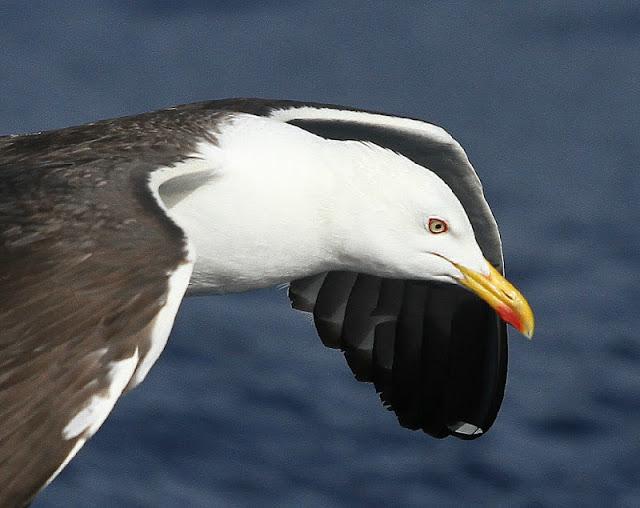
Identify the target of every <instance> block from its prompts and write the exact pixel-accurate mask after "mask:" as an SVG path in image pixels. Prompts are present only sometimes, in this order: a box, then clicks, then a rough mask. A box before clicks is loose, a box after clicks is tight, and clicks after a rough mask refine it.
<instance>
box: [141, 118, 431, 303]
mask: <svg viewBox="0 0 640 508" xmlns="http://www.w3.org/2000/svg"><path fill="white" fill-rule="evenodd" d="M216 137H217V145H214V144H209V143H203V144H201V145H200V146H199V148H198V153H197V154H196V155H197V157H198V158H197V159H190V160H188V161H187V162H185V163H182V164H180V165H178V166H175V167H173V168H165V169H163V170H161V171H158V172H156V173H154V174H153V175H152V183H151V185H152V188H153V187H155V188H156V189H158V193H159V196H160V198H161V200H162V201H163V202H164V205H165V206H166V208H167V212H168V214H169V216H170V217H171V218H172V219H173V220H174V221H175V222H176V223H177V224H178V225H179V226H181V227H182V228H183V229H184V231H185V232H186V234H187V236H188V238H189V240H190V242H191V244H192V245H193V246H194V248H195V252H196V263H195V266H194V271H193V275H192V279H191V286H190V288H191V290H192V291H194V292H201V293H202V292H228V291H241V290H246V289H251V288H257V287H266V286H271V285H274V284H277V283H280V282H286V281H290V280H294V279H297V278H300V277H305V276H308V275H312V274H316V273H320V272H324V271H328V270H335V269H350V268H352V266H351V264H352V262H353V263H355V261H356V258H358V259H357V261H358V263H359V266H360V267H362V263H363V260H362V255H361V254H359V252H362V250H363V246H361V245H358V244H357V236H358V234H357V232H356V231H354V227H359V226H360V225H362V224H363V221H362V220H360V219H362V217H355V216H354V215H357V214H358V210H361V209H367V210H369V212H370V213H371V214H372V215H373V216H374V217H375V213H376V211H375V210H371V207H368V204H367V205H365V204H363V203H362V202H360V203H359V202H358V199H359V198H358V196H361V197H362V200H370V198H368V197H366V194H367V193H368V192H369V189H371V188H377V189H380V188H385V186H387V187H388V186H389V185H393V183H392V182H394V176H393V175H390V173H389V166H393V164H388V162H389V161H387V164H385V158H394V161H393V162H396V163H397V160H396V159H402V158H401V157H400V156H398V155H396V154H393V153H392V152H389V151H386V150H382V149H380V148H379V147H375V146H371V145H367V144H364V143H359V142H344V141H330V140H326V139H323V138H320V137H318V136H315V135H313V134H310V133H308V132H306V131H304V130H302V129H299V128H297V127H294V126H291V125H288V124H285V123H282V122H280V121H277V120H272V119H268V118H261V117H255V116H252V115H236V116H234V117H233V118H232V119H230V120H229V123H227V124H225V125H223V126H222V127H221V128H220V133H219V134H217V135H216ZM407 163H408V164H406V165H407V166H409V165H413V163H410V162H409V161H407ZM383 166H386V169H385V168H383ZM376 167H380V169H381V171H379V172H376V171H375V168H376ZM418 173H421V174H423V173H424V168H420V170H419V171H418ZM376 175H378V176H376ZM395 176H396V177H397V175H395ZM379 178H384V180H385V181H383V182H381V181H379ZM396 181H397V178H396ZM367 182H369V183H370V185H367ZM405 184H406V182H405ZM375 220H376V219H375V218H372V219H371V221H372V223H373V224H375ZM366 222H368V221H367V220H365V221H364V223H366ZM350 245H352V246H353V248H354V250H353V252H354V254H353V256H351V255H350ZM354 266H355V265H354ZM374 271H375V270H374Z"/></svg>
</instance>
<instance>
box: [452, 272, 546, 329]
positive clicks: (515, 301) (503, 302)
mask: <svg viewBox="0 0 640 508" xmlns="http://www.w3.org/2000/svg"><path fill="white" fill-rule="evenodd" d="M452 263H453V262H452ZM487 264H488V265H489V270H490V271H489V275H483V274H481V273H478V272H476V271H474V270H471V269H469V268H466V267H464V266H462V265H459V264H457V263H453V265H454V266H455V267H456V268H457V269H458V270H460V272H461V273H462V275H463V276H464V277H463V278H462V279H461V280H460V284H462V285H463V286H465V287H467V288H468V289H470V290H471V291H473V292H474V293H475V294H476V295H478V296H479V297H480V298H482V299H483V300H484V301H485V302H487V303H488V304H489V305H491V307H493V309H494V310H495V311H496V312H497V313H498V315H499V316H500V317H501V318H502V319H503V320H505V321H506V322H507V323H509V324H511V325H513V327H514V328H516V330H518V331H520V333H522V334H523V335H525V336H526V337H527V338H529V339H530V338H531V337H532V336H533V329H534V327H535V323H534V318H533V311H532V310H531V307H530V306H529V302H527V300H526V299H525V297H524V296H522V293H520V291H518V290H517V289H516V288H515V287H513V285H512V284H511V283H510V282H509V281H508V280H507V279H505V278H504V277H503V276H502V274H501V273H500V272H499V271H498V270H496V269H495V268H494V267H493V265H492V264H491V263H489V262H487Z"/></svg>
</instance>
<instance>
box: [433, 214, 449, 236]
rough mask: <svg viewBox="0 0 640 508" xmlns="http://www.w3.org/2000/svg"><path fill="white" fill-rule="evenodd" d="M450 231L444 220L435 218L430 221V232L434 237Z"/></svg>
mask: <svg viewBox="0 0 640 508" xmlns="http://www.w3.org/2000/svg"><path fill="white" fill-rule="evenodd" d="M448 229H449V226H448V224H447V223H446V222H445V221H443V220H442V219H436V218H433V217H432V218H431V219H429V231H430V232H431V233H433V234H434V235H438V234H440V233H445V232H446V231H447V230H448Z"/></svg>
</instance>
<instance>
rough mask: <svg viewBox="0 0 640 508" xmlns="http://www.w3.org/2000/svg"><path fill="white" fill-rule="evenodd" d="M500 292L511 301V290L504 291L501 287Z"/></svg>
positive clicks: (512, 297)
mask: <svg viewBox="0 0 640 508" xmlns="http://www.w3.org/2000/svg"><path fill="white" fill-rule="evenodd" d="M502 294H503V295H504V296H506V297H507V299H508V300H509V301H511V302H512V301H513V300H514V296H513V293H512V292H511V291H505V290H504V289H503V290H502Z"/></svg>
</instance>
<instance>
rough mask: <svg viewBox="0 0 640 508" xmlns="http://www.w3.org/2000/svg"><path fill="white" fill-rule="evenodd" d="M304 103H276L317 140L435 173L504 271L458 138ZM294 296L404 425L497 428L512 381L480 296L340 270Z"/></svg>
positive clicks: (304, 284) (501, 332)
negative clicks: (398, 157) (335, 114)
mask: <svg viewBox="0 0 640 508" xmlns="http://www.w3.org/2000/svg"><path fill="white" fill-rule="evenodd" d="M305 106H307V105H304V104H298V105H295V104H291V103H286V104H279V105H278V104H276V105H274V106H273V109H274V110H275V111H278V112H281V111H283V110H285V111H286V114H285V115H282V117H283V119H285V120H286V121H287V122H288V123H291V124H293V125H297V126H298V127H301V128H303V129H305V130H307V131H310V132H312V133H314V134H317V135H319V136H322V137H325V138H328V139H337V140H362V141H369V142H372V143H375V144H377V145H380V146H383V147H386V148H389V149H391V150H394V151H395V152H398V153H400V154H402V155H404V156H406V157H408V158H409V159H411V160H412V161H414V162H415V163H417V164H419V165H421V166H424V167H425V168H429V169H430V170H432V171H434V172H435V173H436V174H437V175H438V176H440V178H442V179H443V180H444V181H445V182H446V183H447V184H448V185H449V186H450V187H451V189H452V190H453V191H454V193H455V194H456V196H457V197H458V199H459V200H460V202H461V203H462V205H463V206H464V208H465V210H466V212H467V214H468V216H469V218H470V220H471V223H472V225H473V229H474V232H475V235H476V239H477V241H478V244H479V245H480V247H481V249H482V251H483V253H484V255H485V257H486V258H487V259H488V260H489V261H491V262H492V263H493V264H494V265H495V266H496V267H498V268H499V269H501V270H503V261H502V249H501V244H500V237H499V233H498V228H497V225H496V223H495V220H494V218H493V215H492V214H491V211H490V209H489V207H488V205H487V203H486V201H485V199H484V196H483V194H482V187H481V184H480V181H479V179H478V177H477V176H476V173H475V171H474V170H473V168H472V166H471V164H470V163H469V160H468V159H467V156H466V154H465V153H464V151H463V149H462V148H461V147H460V145H459V144H458V143H457V142H455V141H454V140H453V139H451V138H448V137H444V136H441V135H435V134H436V133H435V131H434V135H430V133H429V129H426V130H424V131H423V130H416V129H407V128H399V127H397V126H390V125H386V124H385V123H384V121H382V122H378V121H375V122H374V121H369V120H368V119H367V118H362V119H351V120H345V119H341V120H336V119H331V118H327V117H330V116H331V110H332V109H340V110H343V109H344V108H339V107H338V106H325V105H311V106H312V107H316V108H321V109H322V110H324V111H322V112H319V113H318V115H317V118H313V114H307V115H304V117H303V118H296V108H298V107H305ZM277 114H278V115H279V113H277ZM376 115H378V114H376ZM301 116H302V115H301ZM447 138H448V139H447ZM290 297H291V300H292V304H293V306H294V307H295V308H298V309H301V310H305V311H308V312H313V315H314V320H315V324H316V327H317V329H318V332H319V334H320V336H321V338H322V340H323V342H324V344H325V345H327V346H329V347H336V348H340V349H342V350H343V351H344V353H345V357H346V359H347V361H348V363H349V366H350V367H351V369H352V370H353V372H354V374H355V376H356V378H357V379H359V380H361V381H369V382H373V383H374V384H375V387H376V390H377V391H378V392H379V393H380V396H381V398H382V401H383V403H384V404H385V405H386V406H389V407H390V408H391V409H393V410H394V411H395V412H396V414H397V415H398V419H399V421H400V423H401V424H402V425H403V426H405V427H408V428H411V429H422V430H424V431H425V432H427V433H429V434H431V435H432V436H435V437H445V436H448V435H455V436H457V437H461V438H463V439H472V438H475V437H478V436H480V435H481V434H482V433H484V432H486V431H487V430H488V429H489V427H491V425H492V424H493V422H494V420H495V418H496V415H497V413H498V410H499V408H500V404H501V402H502V398H503V394H504V387H505V382H506V373H507V333H506V326H505V324H504V322H502V320H500V318H499V317H498V316H497V315H496V314H495V312H494V311H493V310H492V309H491V308H490V307H489V306H488V305H487V304H485V303H484V302H483V301H481V300H480V299H479V298H477V297H476V296H475V295H473V294H471V293H469V292H468V291H466V290H464V289H462V288H460V287H457V286H453V285H445V284H437V283H425V282H416V281H401V280H385V279H380V278H377V277H372V276H370V275H364V274H353V273H338V272H335V273H328V274H320V275H318V276H316V277H312V278H308V279H305V280H302V281H295V282H293V283H292V284H291V286H290Z"/></svg>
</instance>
